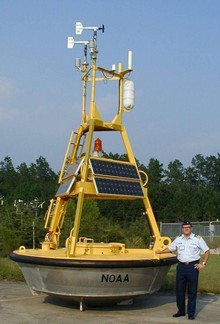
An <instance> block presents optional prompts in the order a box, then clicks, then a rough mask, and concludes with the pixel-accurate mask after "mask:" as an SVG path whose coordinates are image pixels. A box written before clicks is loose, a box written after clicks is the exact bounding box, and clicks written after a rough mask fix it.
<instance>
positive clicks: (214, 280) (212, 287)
mask: <svg viewBox="0 0 220 324" xmlns="http://www.w3.org/2000/svg"><path fill="white" fill-rule="evenodd" d="M175 276H176V265H175V266H172V267H171V268H170V271H169V272H168V274H167V276H166V279H165V281H164V283H163V285H162V287H161V291H167V292H175V279H176V278H175ZM219 278H220V255H216V254H212V255H210V257H209V261H208V263H207V265H206V267H205V268H204V269H202V270H200V273H199V287H198V292H200V293H204V292H206V293H215V294H220V280H219Z"/></svg>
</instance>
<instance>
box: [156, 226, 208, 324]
mask: <svg viewBox="0 0 220 324" xmlns="http://www.w3.org/2000/svg"><path fill="white" fill-rule="evenodd" d="M168 252H177V259H178V261H179V262H178V265H177V271H176V303H177V308H178V312H177V313H176V314H174V315H173V317H180V316H185V314H186V305H185V294H186V289H187V291H188V305H187V313H188V318H189V319H190V320H194V319H195V311H196V297H197V288H198V279H199V270H201V269H204V268H205V266H206V263H207V261H208V258H209V253H210V252H209V247H208V246H207V244H206V243H205V241H204V240H203V238H202V237H201V236H198V235H195V234H193V233H192V224H191V223H190V222H188V221H184V222H183V223H182V235H180V236H178V237H177V238H176V239H175V240H174V241H173V242H172V243H171V244H170V245H169V246H168V248H166V249H164V250H162V251H160V250H157V251H156V253H158V254H161V253H168ZM202 252H203V253H204V255H203V262H201V263H200V255H201V253H202Z"/></svg>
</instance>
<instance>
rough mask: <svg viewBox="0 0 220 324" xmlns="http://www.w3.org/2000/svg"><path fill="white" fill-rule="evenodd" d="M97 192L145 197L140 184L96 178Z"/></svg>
mask: <svg viewBox="0 0 220 324" xmlns="http://www.w3.org/2000/svg"><path fill="white" fill-rule="evenodd" d="M94 183H95V187H96V191H97V193H99V194H105V195H121V196H134V197H136V198H137V197H143V195H144V194H143V190H142V187H141V184H140V182H137V181H126V180H118V179H117V180H116V179H109V178H100V177H94Z"/></svg>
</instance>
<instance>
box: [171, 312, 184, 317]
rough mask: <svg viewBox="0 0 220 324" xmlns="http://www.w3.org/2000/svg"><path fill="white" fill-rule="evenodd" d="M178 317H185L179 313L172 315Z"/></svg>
mask: <svg viewBox="0 0 220 324" xmlns="http://www.w3.org/2000/svg"><path fill="white" fill-rule="evenodd" d="M180 316H185V314H181V313H180V312H177V313H176V314H174V315H173V317H180Z"/></svg>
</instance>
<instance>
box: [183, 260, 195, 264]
mask: <svg viewBox="0 0 220 324" xmlns="http://www.w3.org/2000/svg"><path fill="white" fill-rule="evenodd" d="M179 263H181V264H191V263H199V260H195V261H191V262H180V261H179Z"/></svg>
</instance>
